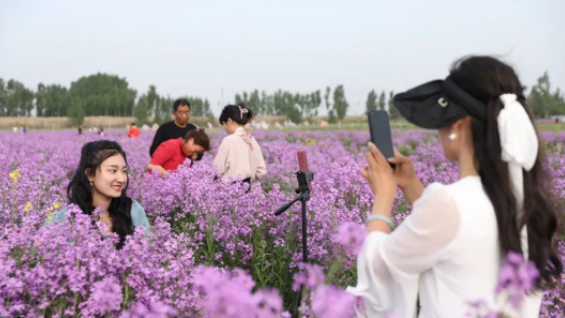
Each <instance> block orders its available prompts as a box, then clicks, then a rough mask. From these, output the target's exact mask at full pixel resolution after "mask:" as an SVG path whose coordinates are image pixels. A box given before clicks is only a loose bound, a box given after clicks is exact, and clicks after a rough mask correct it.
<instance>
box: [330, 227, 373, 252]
mask: <svg viewBox="0 0 565 318" xmlns="http://www.w3.org/2000/svg"><path fill="white" fill-rule="evenodd" d="M366 236H367V231H366V229H365V227H364V226H363V225H362V224H359V223H355V222H345V223H342V224H341V225H340V226H339V230H338V232H337V234H336V235H335V240H336V241H337V242H338V243H339V244H340V245H341V246H342V247H343V249H344V251H346V253H351V254H353V255H354V256H357V255H358V254H359V251H360V250H361V247H362V246H363V241H364V240H365V237H366Z"/></svg>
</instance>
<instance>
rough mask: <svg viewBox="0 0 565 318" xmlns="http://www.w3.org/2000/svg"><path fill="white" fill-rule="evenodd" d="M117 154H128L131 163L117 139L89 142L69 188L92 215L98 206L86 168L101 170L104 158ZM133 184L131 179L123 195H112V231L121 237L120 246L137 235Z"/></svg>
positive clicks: (74, 199)
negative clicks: (130, 195)
mask: <svg viewBox="0 0 565 318" xmlns="http://www.w3.org/2000/svg"><path fill="white" fill-rule="evenodd" d="M117 154H120V155H122V157H124V161H125V162H126V165H127V158H126V153H125V152H124V151H123V149H122V147H121V146H120V145H119V144H118V143H117V142H114V141H109V140H99V141H93V142H88V143H86V144H85V145H84V146H83V147H82V150H81V156H80V162H79V164H78V168H77V170H76V171H75V175H74V176H73V178H72V179H71V182H70V183H69V185H68V187H67V196H68V197H69V202H70V203H74V204H76V205H78V206H79V207H80V209H81V210H82V212H83V213H85V214H88V215H92V212H94V209H95V206H94V205H93V204H92V187H91V186H90V182H89V181H88V176H87V175H86V173H85V171H86V169H90V173H91V174H93V175H95V174H96V173H98V171H99V170H100V164H102V162H104V160H106V159H108V158H110V157H112V156H115V155H117ZM128 185H129V178H128V181H127V182H126V185H125V187H124V189H123V190H122V195H121V196H120V197H119V198H112V201H111V203H110V207H109V208H108V213H109V214H110V217H111V219H112V231H113V232H114V233H117V234H118V236H119V237H120V242H119V244H118V248H121V247H122V246H123V243H124V241H125V238H126V236H127V235H130V234H133V224H132V220H131V205H132V200H131V199H130V198H128V197H127V195H126V191H127V189H128Z"/></svg>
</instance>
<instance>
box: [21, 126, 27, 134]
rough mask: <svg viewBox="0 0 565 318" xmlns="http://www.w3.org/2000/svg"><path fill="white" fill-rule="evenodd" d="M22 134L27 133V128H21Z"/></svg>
mask: <svg viewBox="0 0 565 318" xmlns="http://www.w3.org/2000/svg"><path fill="white" fill-rule="evenodd" d="M22 132H23V133H24V134H25V133H27V127H26V126H25V125H24V126H22Z"/></svg>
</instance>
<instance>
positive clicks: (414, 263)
mask: <svg viewBox="0 0 565 318" xmlns="http://www.w3.org/2000/svg"><path fill="white" fill-rule="evenodd" d="M459 222H460V215H459V211H458V209H457V205H456V203H455V201H454V200H453V198H452V197H451V195H450V193H449V191H448V190H447V189H446V188H445V186H443V185H441V184H438V183H434V184H431V185H430V186H428V187H427V188H426V190H425V191H424V193H423V194H422V197H421V198H420V199H419V200H417V201H416V202H415V203H414V208H413V211H412V213H411V214H410V215H409V216H408V217H406V219H405V220H404V222H402V224H400V226H399V227H398V228H397V229H396V230H395V231H394V232H392V233H391V234H386V233H384V232H372V233H371V234H369V235H368V236H367V238H366V239H365V242H364V245H363V249H362V250H361V252H360V254H359V258H358V260H357V275H358V281H357V286H356V287H349V288H348V291H349V292H351V293H353V294H355V295H357V296H362V297H363V298H364V299H365V305H366V307H367V313H368V314H369V317H386V316H388V315H391V314H394V315H397V316H399V317H415V316H416V299H417V296H418V280H419V276H420V274H421V273H423V272H425V271H426V270H428V269H430V268H432V267H433V266H434V265H435V264H437V263H438V262H439V260H440V259H441V257H442V256H443V255H445V253H446V252H447V251H448V250H449V247H450V244H451V243H452V242H453V241H454V239H455V237H456V235H457V233H458V231H459Z"/></svg>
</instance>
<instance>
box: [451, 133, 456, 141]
mask: <svg viewBox="0 0 565 318" xmlns="http://www.w3.org/2000/svg"><path fill="white" fill-rule="evenodd" d="M455 138H457V135H456V134H455V133H451V134H449V140H455Z"/></svg>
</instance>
